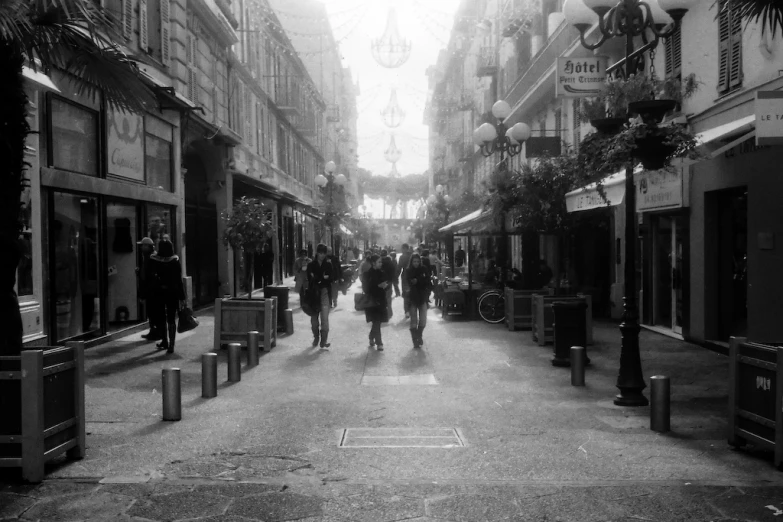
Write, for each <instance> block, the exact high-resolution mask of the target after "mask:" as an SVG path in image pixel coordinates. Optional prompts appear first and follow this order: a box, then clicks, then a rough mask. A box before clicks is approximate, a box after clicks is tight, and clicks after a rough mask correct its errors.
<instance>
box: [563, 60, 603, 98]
mask: <svg viewBox="0 0 783 522" xmlns="http://www.w3.org/2000/svg"><path fill="white" fill-rule="evenodd" d="M608 60H609V58H608V57H606V56H590V57H587V58H563V57H560V58H558V59H557V71H556V76H555V94H556V95H557V96H560V97H563V98H586V97H589V96H596V95H597V94H598V93H600V92H601V91H602V90H603V88H604V84H605V83H606V66H607V65H606V64H607V62H608Z"/></svg>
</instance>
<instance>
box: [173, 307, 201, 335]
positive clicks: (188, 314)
mask: <svg viewBox="0 0 783 522" xmlns="http://www.w3.org/2000/svg"><path fill="white" fill-rule="evenodd" d="M177 315H178V316H179V323H178V324H177V332H179V333H183V332H187V331H189V330H192V329H194V328H195V327H197V326H198V321H197V320H196V318H195V317H193V310H191V309H190V308H188V307H187V306H186V307H185V308H183V309H182V310H180V311H179V312H178V313H177Z"/></svg>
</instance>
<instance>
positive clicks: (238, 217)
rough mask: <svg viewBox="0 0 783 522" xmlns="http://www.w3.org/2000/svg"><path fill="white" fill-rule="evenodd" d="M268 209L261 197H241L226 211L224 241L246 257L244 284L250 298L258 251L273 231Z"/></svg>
mask: <svg viewBox="0 0 783 522" xmlns="http://www.w3.org/2000/svg"><path fill="white" fill-rule="evenodd" d="M269 211H270V209H268V208H267V207H266V205H264V203H262V202H261V201H260V200H258V199H255V198H248V197H242V198H240V199H238V200H236V201H235V202H234V206H233V208H231V209H227V210H224V211H223V213H222V215H221V218H222V219H223V223H225V227H226V228H225V230H224V231H223V244H224V245H225V246H226V247H227V248H228V247H230V248H232V249H233V250H234V252H237V253H240V254H241V255H243V256H244V285H245V288H244V289H245V290H247V295H248V299H252V297H253V265H254V260H255V254H256V252H260V251H261V247H262V246H263V245H264V243H266V242H267V240H268V239H269V237H270V235H271V233H272V229H273V227H272V221H271V220H270V219H269Z"/></svg>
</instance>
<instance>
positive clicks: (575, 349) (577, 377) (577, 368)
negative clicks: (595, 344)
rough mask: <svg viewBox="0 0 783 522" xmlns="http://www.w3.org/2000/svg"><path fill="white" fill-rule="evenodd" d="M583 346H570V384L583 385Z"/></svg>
mask: <svg viewBox="0 0 783 522" xmlns="http://www.w3.org/2000/svg"><path fill="white" fill-rule="evenodd" d="M585 359H586V357H585V348H584V346H572V347H571V386H584V385H585V362H586V360H585Z"/></svg>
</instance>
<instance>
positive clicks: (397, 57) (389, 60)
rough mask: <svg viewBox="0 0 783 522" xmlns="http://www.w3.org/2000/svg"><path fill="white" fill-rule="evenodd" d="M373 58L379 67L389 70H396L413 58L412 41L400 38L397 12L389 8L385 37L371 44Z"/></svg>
mask: <svg viewBox="0 0 783 522" xmlns="http://www.w3.org/2000/svg"><path fill="white" fill-rule="evenodd" d="M370 45H371V48H372V57H373V58H374V59H375V61H376V62H378V65H381V66H383V67H386V68H387V69H396V68H397V67H400V66H401V65H402V64H404V63H405V62H407V61H408V58H410V56H411V41H410V40H404V39H403V38H402V36H400V31H399V28H398V27H397V11H396V10H395V9H394V8H393V7H390V8H389V14H388V15H387V18H386V30H384V32H383V36H381V37H380V38H378V39H374V40H373V41H372V42H371V44H370Z"/></svg>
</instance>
